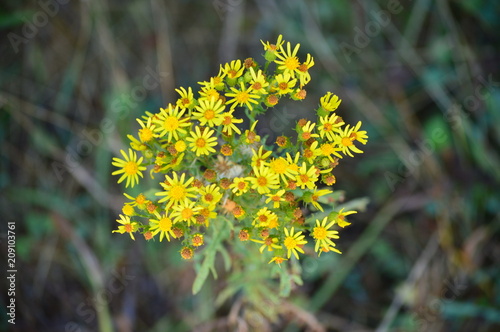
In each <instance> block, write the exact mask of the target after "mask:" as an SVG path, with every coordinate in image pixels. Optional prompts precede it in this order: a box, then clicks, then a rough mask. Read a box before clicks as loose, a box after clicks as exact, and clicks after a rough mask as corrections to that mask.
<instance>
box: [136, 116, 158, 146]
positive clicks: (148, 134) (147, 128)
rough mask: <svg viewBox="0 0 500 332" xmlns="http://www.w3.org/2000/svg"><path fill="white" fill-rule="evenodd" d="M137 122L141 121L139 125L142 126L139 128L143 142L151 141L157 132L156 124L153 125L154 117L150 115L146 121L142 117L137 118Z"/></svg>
mask: <svg viewBox="0 0 500 332" xmlns="http://www.w3.org/2000/svg"><path fill="white" fill-rule="evenodd" d="M136 120H137V122H139V125H140V126H141V129H139V139H140V140H141V142H145V143H147V142H149V141H151V140H152V139H153V138H154V137H156V134H155V133H154V131H155V125H151V120H152V118H151V117H149V118H148V120H147V121H146V123H144V122H143V121H142V120H141V119H136Z"/></svg>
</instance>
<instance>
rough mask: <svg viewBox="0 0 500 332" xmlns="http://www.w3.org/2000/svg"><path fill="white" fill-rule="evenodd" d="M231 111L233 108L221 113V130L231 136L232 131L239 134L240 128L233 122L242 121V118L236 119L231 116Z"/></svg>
mask: <svg viewBox="0 0 500 332" xmlns="http://www.w3.org/2000/svg"><path fill="white" fill-rule="evenodd" d="M233 112H234V110H230V111H229V112H225V113H223V114H222V130H223V131H224V134H226V135H227V136H232V135H233V131H234V132H235V133H237V134H238V135H241V130H240V129H239V128H238V127H236V125H235V123H242V122H243V119H236V118H235V117H234V116H233Z"/></svg>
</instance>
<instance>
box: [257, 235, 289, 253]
mask: <svg viewBox="0 0 500 332" xmlns="http://www.w3.org/2000/svg"><path fill="white" fill-rule="evenodd" d="M250 241H253V242H256V243H261V244H262V246H260V248H259V251H260V253H262V252H263V251H264V249H266V248H267V251H274V249H281V248H283V247H282V246H281V245H280V244H278V242H279V240H278V238H277V237H273V236H268V237H266V238H265V239H264V240H257V239H250Z"/></svg>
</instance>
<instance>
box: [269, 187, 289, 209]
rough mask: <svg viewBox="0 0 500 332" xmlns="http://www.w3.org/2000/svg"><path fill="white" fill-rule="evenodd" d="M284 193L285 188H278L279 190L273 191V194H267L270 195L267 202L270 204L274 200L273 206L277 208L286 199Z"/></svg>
mask: <svg viewBox="0 0 500 332" xmlns="http://www.w3.org/2000/svg"><path fill="white" fill-rule="evenodd" d="M284 194H285V190H284V189H281V190H278V191H277V192H275V193H272V194H271V193H269V194H266V196H267V197H268V198H267V199H266V204H269V203H271V202H272V203H273V208H275V209H277V208H279V207H280V203H281V202H284V201H285V198H284V197H283V195H284Z"/></svg>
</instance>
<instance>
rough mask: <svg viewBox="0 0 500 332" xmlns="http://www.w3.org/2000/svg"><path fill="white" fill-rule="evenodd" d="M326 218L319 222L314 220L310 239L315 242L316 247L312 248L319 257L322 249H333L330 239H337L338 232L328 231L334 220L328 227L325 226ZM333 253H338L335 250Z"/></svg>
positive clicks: (333, 244) (333, 245)
mask: <svg viewBox="0 0 500 332" xmlns="http://www.w3.org/2000/svg"><path fill="white" fill-rule="evenodd" d="M327 219H328V217H325V218H324V219H323V220H322V221H321V222H320V221H319V220H318V219H316V227H314V228H313V232H312V237H313V238H314V239H315V240H316V245H315V246H314V251H316V252H317V253H318V256H319V255H321V252H322V251H323V248H329V247H330V246H331V247H335V243H333V242H332V240H331V239H338V238H339V236H338V234H339V232H338V231H334V230H330V228H331V227H332V226H333V225H334V224H335V220H333V221H331V222H330V223H329V224H328V225H327V224H326V222H327ZM334 250H335V251H337V252H339V251H338V250H337V249H334ZM339 253H340V252H339Z"/></svg>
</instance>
